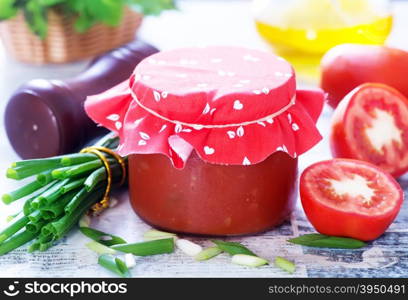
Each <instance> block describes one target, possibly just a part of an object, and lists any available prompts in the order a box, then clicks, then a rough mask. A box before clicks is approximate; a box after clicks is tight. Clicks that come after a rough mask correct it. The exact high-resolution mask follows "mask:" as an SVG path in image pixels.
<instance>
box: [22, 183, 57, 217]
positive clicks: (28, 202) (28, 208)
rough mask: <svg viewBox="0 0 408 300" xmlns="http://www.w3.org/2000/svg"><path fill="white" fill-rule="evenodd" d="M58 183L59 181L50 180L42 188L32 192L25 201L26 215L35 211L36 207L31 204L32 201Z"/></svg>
mask: <svg viewBox="0 0 408 300" xmlns="http://www.w3.org/2000/svg"><path fill="white" fill-rule="evenodd" d="M56 183H57V181H53V182H50V183H49V184H47V185H46V186H43V187H42V188H41V189H39V190H37V191H35V192H34V193H32V194H31V195H30V198H29V199H27V200H26V201H25V202H24V205H23V212H24V214H25V215H26V216H28V215H29V214H31V213H32V212H33V211H34V209H33V208H32V206H31V203H32V202H33V201H34V200H35V199H36V198H37V197H38V196H40V195H41V194H42V193H44V192H45V191H46V190H48V189H50V188H51V187H52V186H53V185H54V184H56Z"/></svg>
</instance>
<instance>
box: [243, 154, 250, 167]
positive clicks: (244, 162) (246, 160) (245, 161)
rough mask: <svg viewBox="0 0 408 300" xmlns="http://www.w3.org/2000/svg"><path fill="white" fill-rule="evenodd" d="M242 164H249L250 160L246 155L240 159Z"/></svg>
mask: <svg viewBox="0 0 408 300" xmlns="http://www.w3.org/2000/svg"><path fill="white" fill-rule="evenodd" d="M242 164H243V165H244V166H249V165H250V164H251V162H250V161H249V159H248V157H246V156H245V157H244V160H243V161H242Z"/></svg>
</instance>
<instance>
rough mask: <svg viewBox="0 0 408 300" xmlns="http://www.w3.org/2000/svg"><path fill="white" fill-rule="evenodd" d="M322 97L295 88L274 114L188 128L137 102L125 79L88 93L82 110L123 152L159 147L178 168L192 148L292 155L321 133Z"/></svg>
mask: <svg viewBox="0 0 408 300" xmlns="http://www.w3.org/2000/svg"><path fill="white" fill-rule="evenodd" d="M324 98H325V96H324V93H323V92H322V91H321V90H319V89H316V90H298V91H297V92H296V104H295V105H293V106H292V107H290V108H289V109H288V110H287V111H285V112H284V113H282V114H281V115H279V116H277V117H275V118H274V119H270V120H268V121H263V122H258V123H254V124H249V125H245V126H237V127H228V128H215V129H214V128H213V129H207V128H199V127H196V128H193V127H187V126H182V125H180V124H175V123H172V122H168V121H165V120H162V119H160V118H158V117H156V116H153V115H152V114H150V113H149V112H147V111H146V110H144V109H143V108H141V107H140V106H138V105H137V104H136V102H135V101H133V98H132V96H131V94H130V89H129V83H128V81H126V82H123V83H122V84H120V85H118V86H116V87H114V88H112V89H110V90H108V91H107V92H105V93H103V94H99V95H95V96H91V97H88V99H87V100H86V102H85V110H86V112H87V114H88V116H89V117H90V118H91V119H92V120H93V121H95V122H96V123H98V124H101V125H102V126H104V127H106V128H108V129H110V130H112V131H114V132H116V133H117V134H118V135H119V137H120V146H119V148H118V152H119V154H120V155H122V156H127V155H130V154H153V153H160V154H164V155H166V156H168V157H169V158H170V159H171V161H172V163H173V165H174V166H175V167H176V168H183V167H184V165H185V163H186V161H187V160H188V158H189V156H190V154H191V152H192V151H193V150H195V151H196V152H197V154H198V155H199V156H200V157H201V159H203V160H204V161H206V162H208V163H213V164H224V165H251V164H256V163H259V162H261V161H263V160H265V159H266V158H267V157H268V156H270V155H271V154H272V153H274V152H276V151H284V152H287V153H288V154H289V155H290V156H292V157H293V158H296V157H297V156H299V155H300V154H302V153H304V152H306V151H307V150H309V149H310V148H312V147H313V146H314V145H315V144H316V143H318V142H319V141H320V140H321V139H322V137H321V135H320V133H319V131H318V130H317V128H316V125H315V123H316V121H317V119H318V117H319V115H320V113H321V111H322V108H323V103H324Z"/></svg>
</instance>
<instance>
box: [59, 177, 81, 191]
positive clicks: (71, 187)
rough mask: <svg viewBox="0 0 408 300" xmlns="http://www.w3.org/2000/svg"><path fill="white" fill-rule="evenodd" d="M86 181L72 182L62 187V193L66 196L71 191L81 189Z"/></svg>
mask: <svg viewBox="0 0 408 300" xmlns="http://www.w3.org/2000/svg"><path fill="white" fill-rule="evenodd" d="M85 180H86V178H80V179H77V180H73V181H70V182H69V183H68V184H66V185H64V186H63V187H61V193H62V194H65V193H68V192H69V191H72V190H74V189H76V188H79V187H81V186H82V185H83V184H84V182H85Z"/></svg>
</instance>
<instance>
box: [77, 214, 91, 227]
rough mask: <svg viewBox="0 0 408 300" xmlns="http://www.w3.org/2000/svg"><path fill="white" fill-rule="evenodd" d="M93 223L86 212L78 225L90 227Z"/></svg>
mask: <svg viewBox="0 0 408 300" xmlns="http://www.w3.org/2000/svg"><path fill="white" fill-rule="evenodd" d="M89 225H91V217H90V216H88V215H87V214H84V215H83V216H82V217H81V219H79V222H78V226H79V227H89Z"/></svg>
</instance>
